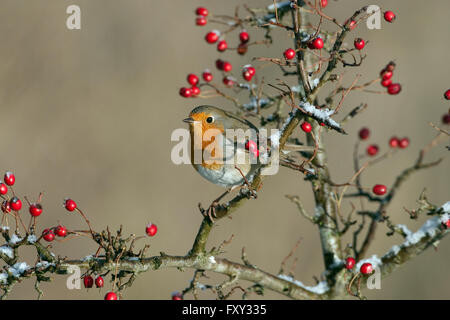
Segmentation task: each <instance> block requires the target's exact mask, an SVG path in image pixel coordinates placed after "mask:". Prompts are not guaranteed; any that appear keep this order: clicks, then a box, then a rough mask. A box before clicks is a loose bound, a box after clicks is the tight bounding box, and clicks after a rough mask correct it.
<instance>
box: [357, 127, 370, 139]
mask: <svg viewBox="0 0 450 320" xmlns="http://www.w3.org/2000/svg"><path fill="white" fill-rule="evenodd" d="M369 136H370V130H369V129H368V128H361V130H359V138H360V139H361V140H367V139H368V138H369Z"/></svg>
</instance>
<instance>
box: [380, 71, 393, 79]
mask: <svg viewBox="0 0 450 320" xmlns="http://www.w3.org/2000/svg"><path fill="white" fill-rule="evenodd" d="M393 74H394V73H393V72H392V71H389V70H382V71H381V73H380V76H381V79H383V80H388V79H390V78H392V76H393Z"/></svg>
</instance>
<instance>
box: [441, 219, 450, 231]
mask: <svg viewBox="0 0 450 320" xmlns="http://www.w3.org/2000/svg"><path fill="white" fill-rule="evenodd" d="M442 226H443V227H444V228H445V229H450V219H449V220H447V221H444V222H442Z"/></svg>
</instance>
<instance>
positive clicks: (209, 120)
mask: <svg viewBox="0 0 450 320" xmlns="http://www.w3.org/2000/svg"><path fill="white" fill-rule="evenodd" d="M206 122H208V123H213V122H214V118H213V117H208V118H206Z"/></svg>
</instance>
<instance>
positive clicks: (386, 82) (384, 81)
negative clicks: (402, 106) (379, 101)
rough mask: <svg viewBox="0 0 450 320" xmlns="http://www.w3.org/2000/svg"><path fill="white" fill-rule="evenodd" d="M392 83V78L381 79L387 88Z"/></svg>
mask: <svg viewBox="0 0 450 320" xmlns="http://www.w3.org/2000/svg"><path fill="white" fill-rule="evenodd" d="M391 83H392V80H391V79H386V80H383V81H381V85H382V86H383V87H385V88H387V87H389V86H390V85H391Z"/></svg>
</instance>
